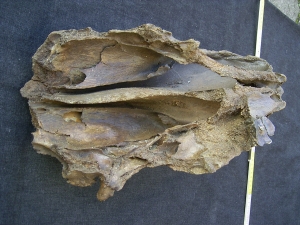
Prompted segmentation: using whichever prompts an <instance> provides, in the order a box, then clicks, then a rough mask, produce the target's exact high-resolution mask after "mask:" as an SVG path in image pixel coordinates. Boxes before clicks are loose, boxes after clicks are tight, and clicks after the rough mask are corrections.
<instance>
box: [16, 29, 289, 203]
mask: <svg viewBox="0 0 300 225" xmlns="http://www.w3.org/2000/svg"><path fill="white" fill-rule="evenodd" d="M33 72H34V75H33V77H32V79H31V80H30V81H28V82H27V83H26V84H25V86H24V87H23V88H22V89H21V93H22V95H23V96H24V97H26V98H28V100H29V106H30V112H31V114H32V121H33V124H34V126H35V128H36V131H35V132H34V133H33V136H34V139H33V142H32V144H33V147H34V148H35V149H36V150H37V151H38V152H39V153H42V154H48V155H51V156H54V157H56V158H57V159H58V160H59V161H60V162H61V163H62V164H63V177H64V178H66V179H67V181H68V182H69V183H70V184H73V185H78V186H89V185H91V184H93V183H94V182H95V179H97V178H100V179H101V187H100V189H99V192H98V194H97V197H98V199H99V200H106V199H107V198H109V197H110V196H112V195H113V193H114V191H119V190H121V189H122V187H123V186H124V184H125V182H126V181H127V180H128V179H129V178H130V177H131V176H132V175H134V174H135V173H137V172H138V171H139V170H141V169H143V168H145V167H156V166H162V165H167V166H169V167H170V168H172V169H174V170H178V171H184V172H187V173H193V174H203V173H212V172H215V171H216V170H217V169H219V168H220V167H222V166H224V165H226V164H228V162H229V161H230V160H231V159H232V158H234V157H235V156H237V155H239V154H240V153H241V152H242V151H248V150H250V148H251V147H252V146H255V145H264V144H265V143H268V144H269V143H271V139H270V137H269V136H272V135H273V134H274V131H275V127H274V125H273V124H272V122H271V121H270V120H269V119H268V116H269V115H271V114H272V113H273V112H275V111H279V110H281V109H283V108H284V107H285V102H284V101H282V99H281V95H282V93H283V90H282V88H281V84H282V83H283V82H285V80H286V78H285V76H284V75H282V74H278V73H274V72H273V71H272V67H271V66H270V65H269V64H268V63H267V62H266V61H265V60H263V59H260V58H257V57H254V56H245V57H244V56H240V55H237V54H234V53H231V52H228V51H219V52H217V51H208V50H205V49H200V48H199V42H197V41H195V40H193V39H190V40H187V41H179V40H177V39H175V38H174V37H172V34H171V33H170V32H168V31H165V30H162V29H161V28H159V27H156V26H154V25H151V24H145V25H142V26H140V27H137V28H133V29H130V30H111V31H109V32H107V33H98V32H96V31H93V30H92V29H91V28H87V29H83V30H66V31H56V32H52V33H51V34H50V35H49V36H48V38H47V39H46V41H45V42H44V43H43V45H42V46H41V47H40V48H39V49H38V50H37V52H36V53H35V55H34V56H33Z"/></svg>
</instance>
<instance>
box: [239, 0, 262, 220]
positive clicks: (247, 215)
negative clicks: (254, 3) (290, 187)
mask: <svg viewBox="0 0 300 225" xmlns="http://www.w3.org/2000/svg"><path fill="white" fill-rule="evenodd" d="M264 8H265V0H260V3H259V14H258V25H257V34H256V48H255V56H257V57H260V50H261V36H262V29H263V20H264ZM254 158H255V147H252V148H251V151H250V159H249V168H248V182H247V194H246V203H245V216H244V225H249V222H250V209H251V198H252V186H253V175H254Z"/></svg>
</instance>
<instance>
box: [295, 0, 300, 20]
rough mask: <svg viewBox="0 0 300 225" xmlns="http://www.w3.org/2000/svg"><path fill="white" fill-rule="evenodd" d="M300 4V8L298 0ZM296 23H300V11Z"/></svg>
mask: <svg viewBox="0 0 300 225" xmlns="http://www.w3.org/2000/svg"><path fill="white" fill-rule="evenodd" d="M298 6H299V9H300V0H298ZM296 23H297V24H299V23H300V12H299V13H298V17H297V19H296Z"/></svg>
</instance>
